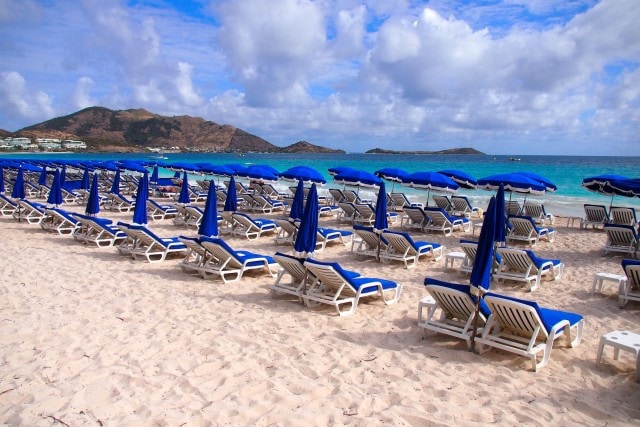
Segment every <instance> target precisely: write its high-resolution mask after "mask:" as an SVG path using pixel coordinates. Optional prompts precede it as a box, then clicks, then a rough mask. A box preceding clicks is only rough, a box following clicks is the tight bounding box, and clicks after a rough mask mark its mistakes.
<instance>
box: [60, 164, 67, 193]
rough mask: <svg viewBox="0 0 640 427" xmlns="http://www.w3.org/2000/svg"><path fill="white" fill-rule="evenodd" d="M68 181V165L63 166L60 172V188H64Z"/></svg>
mask: <svg viewBox="0 0 640 427" xmlns="http://www.w3.org/2000/svg"><path fill="white" fill-rule="evenodd" d="M66 181H67V165H62V171H60V188H62V187H63V186H64V183H65V182H66Z"/></svg>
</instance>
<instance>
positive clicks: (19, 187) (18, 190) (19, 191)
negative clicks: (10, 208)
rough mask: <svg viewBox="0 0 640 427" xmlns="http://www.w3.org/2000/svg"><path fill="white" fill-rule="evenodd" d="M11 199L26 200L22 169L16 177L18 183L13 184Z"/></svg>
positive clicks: (19, 169)
mask: <svg viewBox="0 0 640 427" xmlns="http://www.w3.org/2000/svg"><path fill="white" fill-rule="evenodd" d="M11 197H13V198H14V199H24V198H25V197H26V196H25V193H24V174H23V172H22V168H21V167H19V168H18V175H16V182H15V183H14V184H13V190H12V191H11Z"/></svg>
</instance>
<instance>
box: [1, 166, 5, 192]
mask: <svg viewBox="0 0 640 427" xmlns="http://www.w3.org/2000/svg"><path fill="white" fill-rule="evenodd" d="M4 192H5V188H4V168H3V167H2V166H0V194H4Z"/></svg>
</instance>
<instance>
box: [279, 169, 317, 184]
mask: <svg viewBox="0 0 640 427" xmlns="http://www.w3.org/2000/svg"><path fill="white" fill-rule="evenodd" d="M278 176H279V177H280V178H283V179H288V180H290V181H304V182H309V183H314V182H315V183H317V184H325V183H326V182H327V180H326V179H324V177H323V176H322V174H321V173H320V172H318V171H317V170H316V169H314V168H312V167H310V166H294V167H292V168H289V169H287V170H286V171H284V172H280V173H279V174H278Z"/></svg>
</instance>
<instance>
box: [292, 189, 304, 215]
mask: <svg viewBox="0 0 640 427" xmlns="http://www.w3.org/2000/svg"><path fill="white" fill-rule="evenodd" d="M303 213H304V184H303V182H302V181H298V186H297V187H296V193H295V194H294V195H293V202H291V211H290V212H289V218H291V219H292V220H294V221H295V220H301V219H302V215H303Z"/></svg>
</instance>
